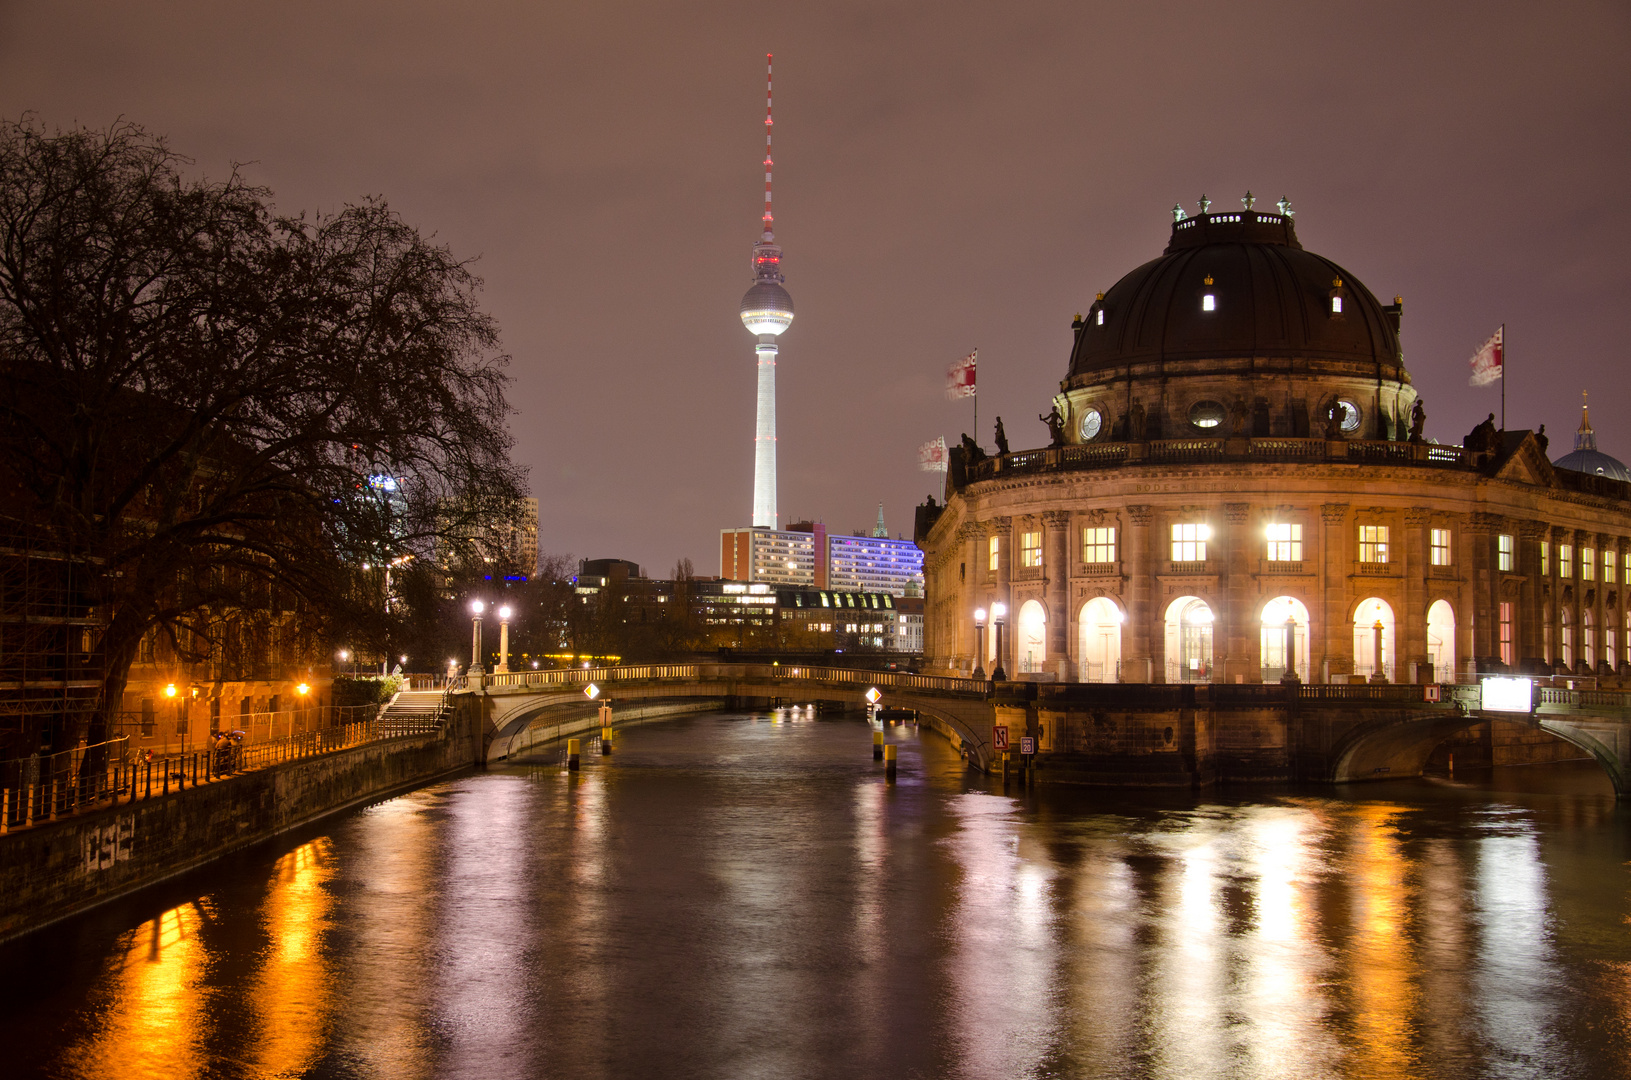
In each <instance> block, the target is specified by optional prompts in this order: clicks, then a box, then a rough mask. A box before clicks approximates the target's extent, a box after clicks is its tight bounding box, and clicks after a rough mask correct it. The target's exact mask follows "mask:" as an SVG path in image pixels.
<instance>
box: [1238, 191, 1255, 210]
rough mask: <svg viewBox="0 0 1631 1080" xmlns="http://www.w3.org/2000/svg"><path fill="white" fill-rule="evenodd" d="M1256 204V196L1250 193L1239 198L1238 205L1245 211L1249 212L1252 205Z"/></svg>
mask: <svg viewBox="0 0 1631 1080" xmlns="http://www.w3.org/2000/svg"><path fill="white" fill-rule="evenodd" d="M1256 202H1257V196H1256V195H1253V194H1252V193H1251V192H1250V191H1247V192H1246V194H1244V195H1242V196H1241V197H1240V205H1242V206H1244V207H1245V208H1246V209H1247V210H1250V209H1251V208H1252V204H1254V203H1256Z"/></svg>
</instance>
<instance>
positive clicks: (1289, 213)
mask: <svg viewBox="0 0 1631 1080" xmlns="http://www.w3.org/2000/svg"><path fill="white" fill-rule="evenodd" d="M1274 205H1275V206H1277V207H1279V208H1280V213H1281V214H1283V215H1284V216H1286V217H1296V216H1297V211H1295V210H1293V209H1292V208H1291V200H1290V199H1288V198H1286V197H1285V196H1284V195H1282V196H1280V201H1279V202H1277V203H1275V204H1274Z"/></svg>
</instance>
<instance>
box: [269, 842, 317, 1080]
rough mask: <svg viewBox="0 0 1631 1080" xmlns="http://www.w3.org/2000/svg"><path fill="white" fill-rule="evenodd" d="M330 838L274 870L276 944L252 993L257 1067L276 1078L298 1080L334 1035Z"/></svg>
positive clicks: (271, 919) (302, 847) (272, 899)
mask: <svg viewBox="0 0 1631 1080" xmlns="http://www.w3.org/2000/svg"><path fill="white" fill-rule="evenodd" d="M332 846H333V842H332V841H331V840H330V839H329V838H328V837H326V836H324V837H320V838H318V839H316V840H313V841H312V842H310V843H308V844H302V845H300V846H299V847H297V848H295V849H294V850H293V851H291V852H289V853H288V854H286V855H284V856H283V857H282V858H280V859H279V860H278V861H277V862H276V863H275V864H274V865H273V867H272V881H271V888H270V889H268V891H267V894H266V899H265V901H264V904H263V906H262V909H261V910H262V918H263V920H264V925H265V927H266V933H267V935H268V936H269V937H270V939H271V941H270V945H269V947H268V948H267V950H266V957H265V961H264V962H263V963H262V965H261V967H260V970H259V971H258V972H256V974H255V976H254V978H253V980H252V982H251V984H250V987H249V1005H250V1007H251V1008H252V1009H253V1010H254V1012H255V1017H256V1023H257V1026H258V1028H259V1033H258V1037H257V1038H256V1040H255V1043H254V1051H255V1053H254V1058H253V1064H254V1066H255V1069H256V1070H257V1071H258V1072H259V1073H261V1074H263V1075H270V1076H296V1075H299V1074H300V1073H301V1072H303V1071H305V1069H307V1068H308V1067H309V1066H310V1065H311V1064H312V1062H313V1061H314V1060H315V1059H316V1057H317V1054H318V1051H319V1049H320V1048H321V1046H322V1044H323V1041H324V1038H325V1037H326V1035H327V1030H328V1021H329V1010H330V1008H331V1005H332V1002H331V998H330V994H331V990H332V984H331V982H330V978H329V965H328V962H327V956H326V953H325V951H324V948H323V944H324V943H323V934H324V933H325V931H327V929H328V925H329V909H330V907H331V906H332V904H333V898H332V896H331V895H330V894H329V891H328V888H327V883H328V880H329V878H330V877H332V876H333V873H334V871H333V868H332V866H331V864H330V854H331V848H332Z"/></svg>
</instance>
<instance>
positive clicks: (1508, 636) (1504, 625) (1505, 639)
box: [1501, 600, 1512, 665]
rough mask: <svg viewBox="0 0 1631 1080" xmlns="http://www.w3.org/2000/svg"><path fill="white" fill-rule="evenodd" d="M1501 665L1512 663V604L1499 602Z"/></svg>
mask: <svg viewBox="0 0 1631 1080" xmlns="http://www.w3.org/2000/svg"><path fill="white" fill-rule="evenodd" d="M1501 663H1503V664H1508V665H1510V664H1511V663H1512V604H1511V603H1510V602H1509V601H1505V600H1503V601H1502V602H1501Z"/></svg>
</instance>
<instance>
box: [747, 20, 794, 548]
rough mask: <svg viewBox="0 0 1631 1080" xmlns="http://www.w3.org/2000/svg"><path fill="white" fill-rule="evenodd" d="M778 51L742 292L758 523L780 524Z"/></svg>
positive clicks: (787, 309) (783, 321)
mask: <svg viewBox="0 0 1631 1080" xmlns="http://www.w3.org/2000/svg"><path fill="white" fill-rule="evenodd" d="M771 60H772V55H771V54H770V53H766V54H765V213H764V219H763V220H764V232H763V233H761V234H760V236H759V242H758V243H757V244H754V245H753V287H752V288H750V289H749V290H748V291H747V295H746V296H744V297H742V325H743V326H745V327H747V328H748V333H750V334H755V335H757V336H758V338H759V343H758V344H757V345H755V346H754V352H755V353H757V354H758V357H759V416H758V423H757V425H756V426H755V428H754V433H753V526H754V528H760V527H763V528H769V529H774V528H775V527H776V337H777V335H779V334H780V333H781V332H782V331H783V330H786V329H787V328H788V327H789V326H790V325H792V322H793V298H792V297H791V296H788V295H787V290H786V289H784V288H782V282H783V281H785V280H786V279H785V278H784V277H782V272H781V265H782V249H781V248H779V247H777V246H776V233H775V223H776V218H775V215H774V214H772V213H771V212H770V166H771V160H770V133H771V129H772V128H773V127H774V126H775V120H773V119H772V118H771V112H770V104H771V86H772V81H771V74H772V71H773V69H772V67H771Z"/></svg>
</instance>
